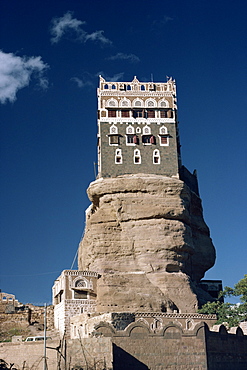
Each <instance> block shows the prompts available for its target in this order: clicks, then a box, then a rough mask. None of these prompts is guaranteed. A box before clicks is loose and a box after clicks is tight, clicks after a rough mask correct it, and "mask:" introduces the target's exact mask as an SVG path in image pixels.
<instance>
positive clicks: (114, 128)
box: [110, 125, 118, 135]
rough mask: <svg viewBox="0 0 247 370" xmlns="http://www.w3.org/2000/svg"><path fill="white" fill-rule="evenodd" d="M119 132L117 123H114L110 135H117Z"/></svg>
mask: <svg viewBox="0 0 247 370" xmlns="http://www.w3.org/2000/svg"><path fill="white" fill-rule="evenodd" d="M117 134H118V128H117V126H115V125H112V126H111V127H110V135H117Z"/></svg>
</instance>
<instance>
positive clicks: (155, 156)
mask: <svg viewBox="0 0 247 370" xmlns="http://www.w3.org/2000/svg"><path fill="white" fill-rule="evenodd" d="M154 158H158V162H155V160H154ZM153 164H160V151H159V149H154V151H153Z"/></svg>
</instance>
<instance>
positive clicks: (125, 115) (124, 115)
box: [121, 110, 130, 117]
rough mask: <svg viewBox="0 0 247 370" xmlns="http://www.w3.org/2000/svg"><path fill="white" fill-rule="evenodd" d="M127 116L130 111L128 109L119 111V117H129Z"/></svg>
mask: <svg viewBox="0 0 247 370" xmlns="http://www.w3.org/2000/svg"><path fill="white" fill-rule="evenodd" d="M129 116H130V112H129V111H128V110H122V111H121V117H129Z"/></svg>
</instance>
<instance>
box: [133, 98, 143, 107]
mask: <svg viewBox="0 0 247 370" xmlns="http://www.w3.org/2000/svg"><path fill="white" fill-rule="evenodd" d="M134 106H135V107H141V106H142V101H141V100H139V99H138V100H136V101H135V102H134Z"/></svg>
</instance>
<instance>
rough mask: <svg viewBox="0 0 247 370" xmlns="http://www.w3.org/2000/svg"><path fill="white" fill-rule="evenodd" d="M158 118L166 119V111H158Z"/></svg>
mask: <svg viewBox="0 0 247 370" xmlns="http://www.w3.org/2000/svg"><path fill="white" fill-rule="evenodd" d="M160 118H167V111H166V110H161V111H160Z"/></svg>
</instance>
